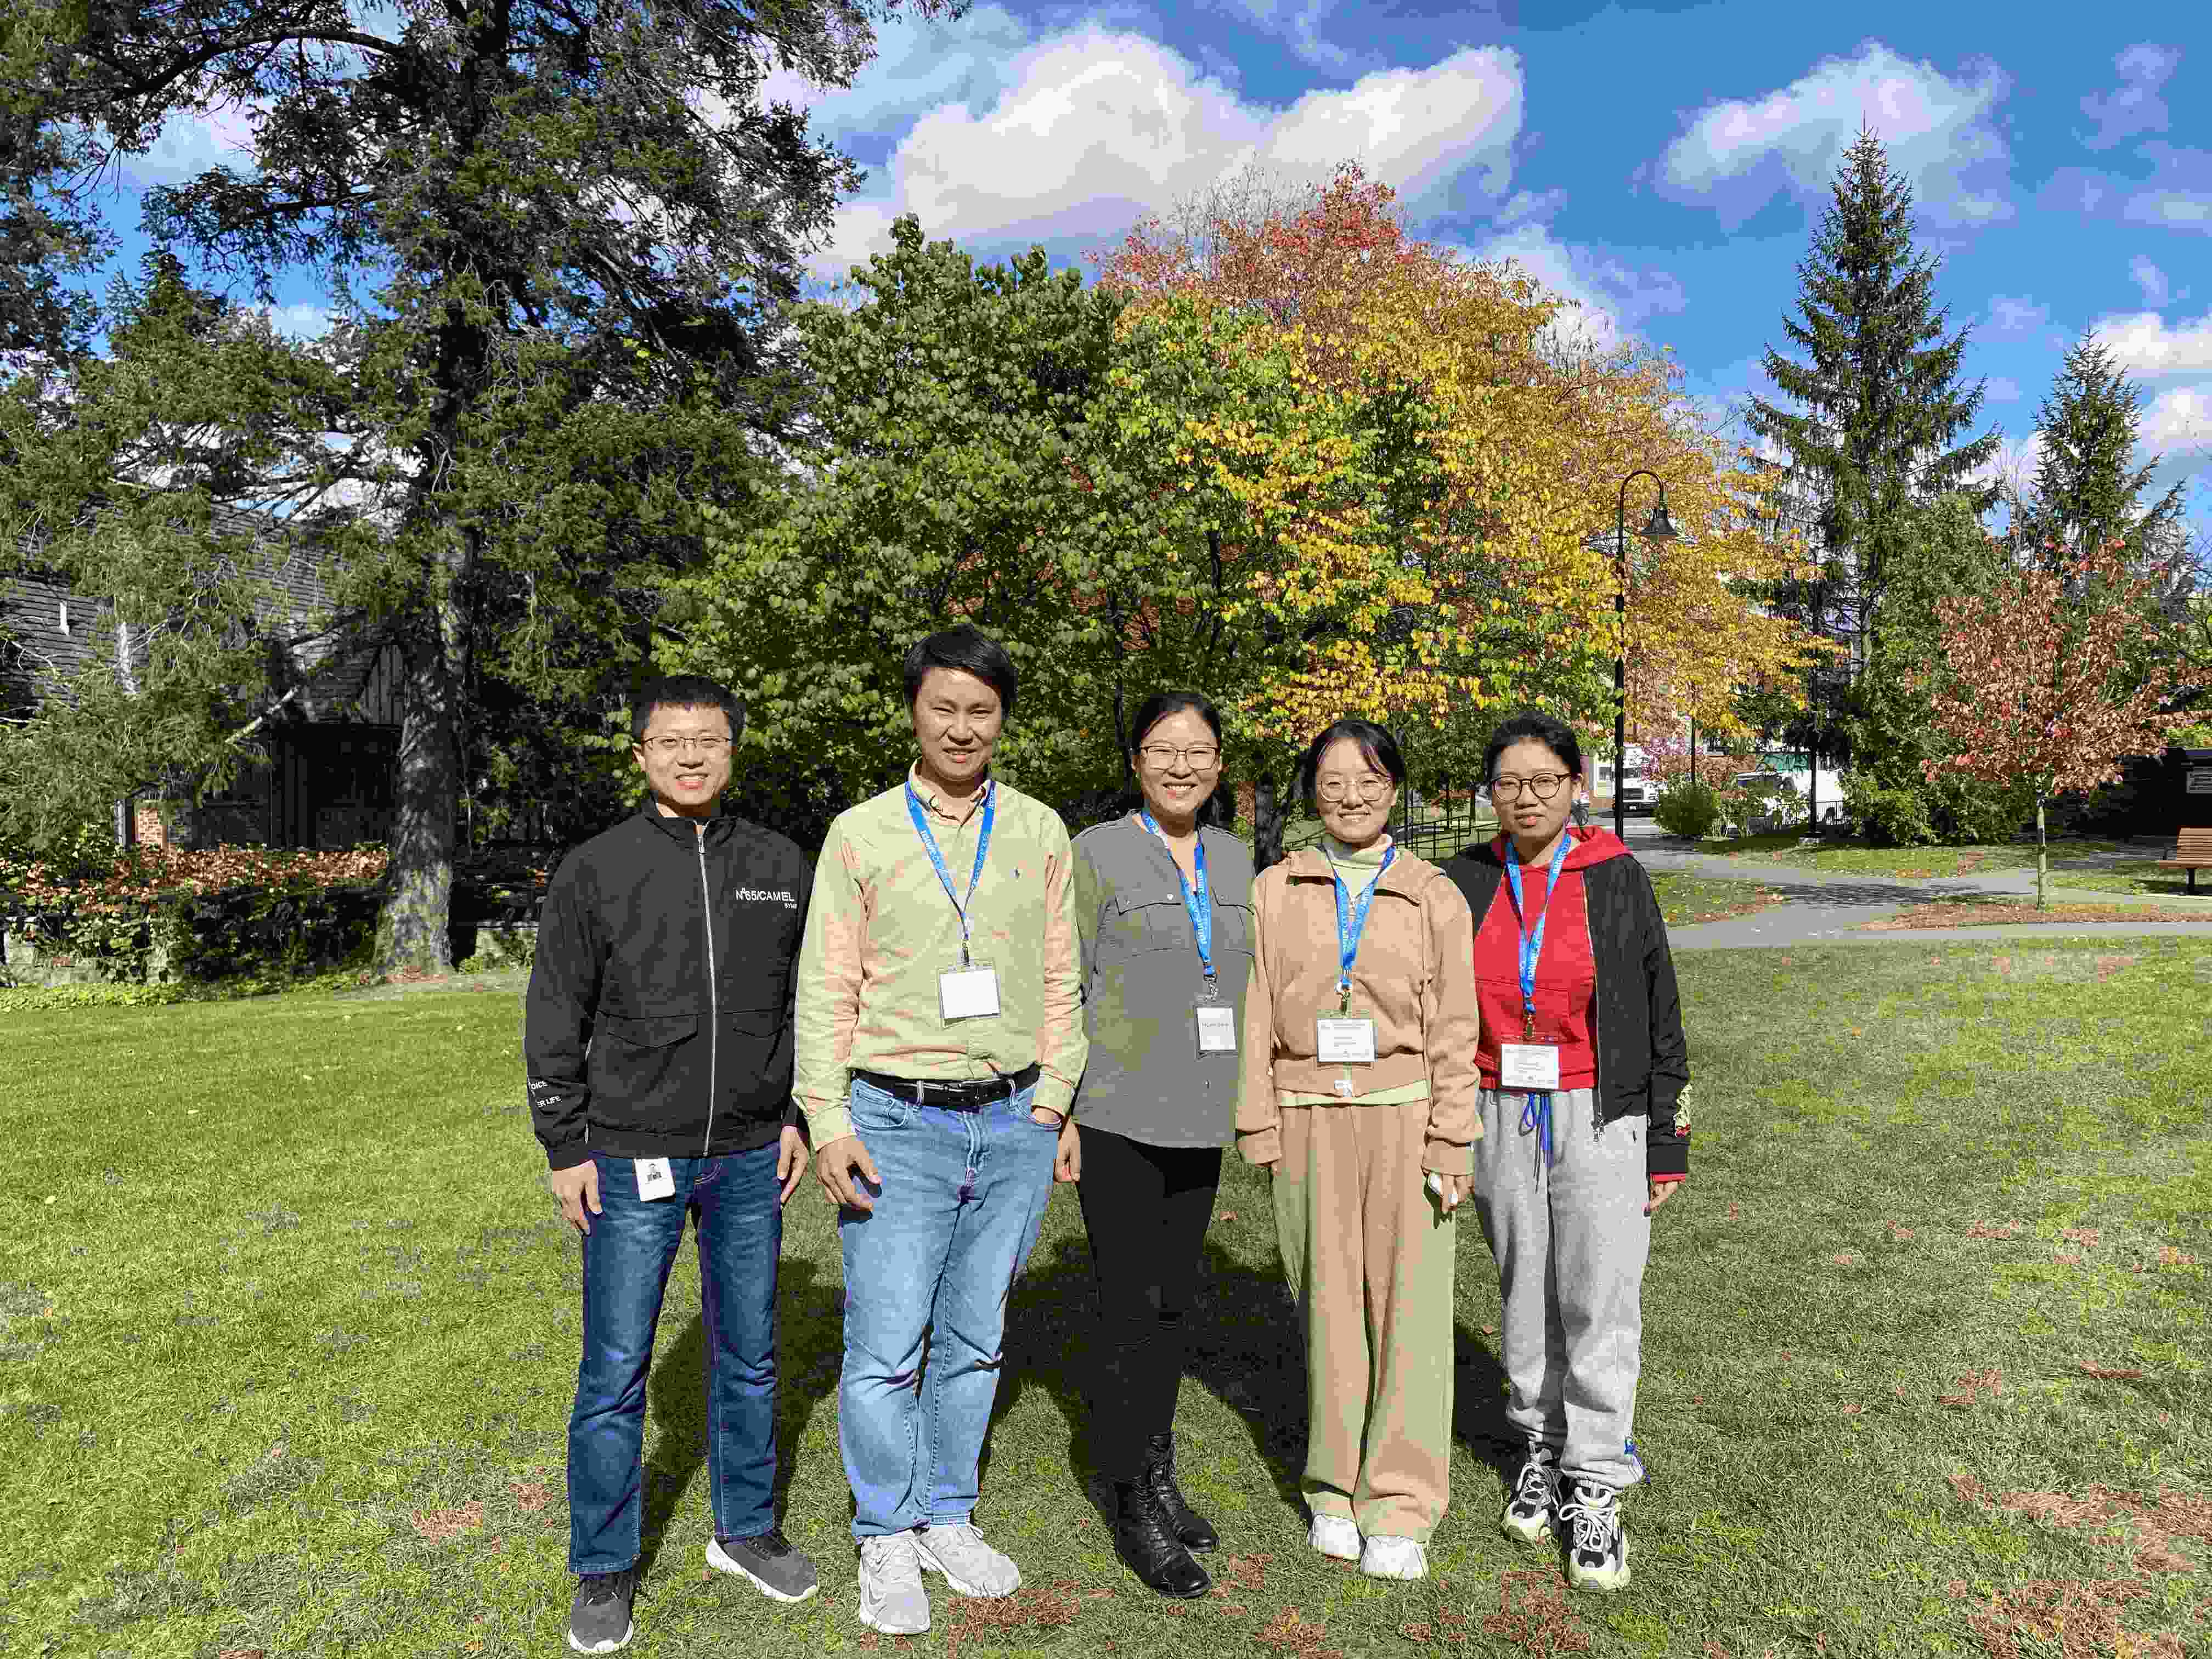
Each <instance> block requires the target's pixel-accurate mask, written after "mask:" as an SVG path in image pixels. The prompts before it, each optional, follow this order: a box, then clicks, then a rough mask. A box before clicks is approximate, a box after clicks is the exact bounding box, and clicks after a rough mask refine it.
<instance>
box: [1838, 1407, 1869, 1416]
mask: <svg viewBox="0 0 2212 1659" xmlns="http://www.w3.org/2000/svg"><path fill="white" fill-rule="evenodd" d="M1865 1410H1866V1407H1864V1406H1850V1405H1847V1406H1844V1407H1842V1411H1843V1413H1844V1416H1846V1417H1857V1416H1858V1415H1859V1413H1862V1412H1863V1411H1865Z"/></svg>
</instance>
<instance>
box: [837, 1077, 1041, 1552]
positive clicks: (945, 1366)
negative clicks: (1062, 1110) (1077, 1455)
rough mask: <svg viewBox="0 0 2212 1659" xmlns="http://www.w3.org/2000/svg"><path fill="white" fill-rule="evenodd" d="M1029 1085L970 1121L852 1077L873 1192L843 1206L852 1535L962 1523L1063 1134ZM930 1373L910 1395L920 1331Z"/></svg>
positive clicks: (841, 1417) (841, 1410)
mask: <svg viewBox="0 0 2212 1659" xmlns="http://www.w3.org/2000/svg"><path fill="white" fill-rule="evenodd" d="M1033 1092H1034V1091H1031V1090H1028V1089H1024V1090H1023V1091H1021V1092H1020V1093H1019V1094H1018V1095H1016V1096H1014V1097H1013V1098H1012V1099H1011V1100H1001V1101H997V1102H994V1103H993V1104H991V1105H989V1106H987V1107H984V1108H982V1109H980V1110H976V1111H972V1112H960V1111H951V1110H948V1109H945V1108H944V1107H942V1106H917V1105H914V1104H910V1103H908V1102H906V1101H903V1100H900V1099H897V1098H896V1097H893V1096H890V1095H888V1094H885V1093H884V1091H882V1090H880V1089H878V1088H874V1087H872V1086H871V1085H868V1084H866V1083H863V1082H860V1080H859V1079H854V1083H853V1088H852V1109H853V1128H854V1133H857V1134H858V1135H859V1136H860V1140H861V1144H862V1145H864V1146H866V1147H867V1149H868V1156H869V1158H871V1159H872V1160H873V1162H874V1164H875V1166H876V1172H877V1173H878V1175H880V1176H882V1177H883V1183H884V1184H883V1190H882V1191H880V1192H879V1193H877V1194H874V1197H875V1201H876V1206H875V1208H874V1209H873V1210H872V1212H868V1213H866V1214H861V1213H860V1212H856V1211H851V1210H848V1211H846V1212H843V1214H842V1216H841V1217H840V1218H839V1219H838V1223H837V1237H838V1240H839V1242H840V1243H841V1244H842V1246H843V1249H844V1256H845V1370H844V1375H843V1376H842V1379H841V1380H840V1382H839V1383H838V1386H837V1413H838V1425H837V1433H838V1438H839V1441H840V1443H842V1446H843V1449H844V1453H845V1478H846V1479H847V1480H848V1481H850V1482H851V1484H852V1487H853V1503H854V1516H853V1535H854V1537H855V1538H873V1537H880V1536H883V1535H884V1534H890V1533H895V1532H904V1531H906V1530H907V1529H908V1528H910V1527H917V1526H921V1525H924V1524H927V1525H931V1526H939V1527H948V1526H957V1525H960V1524H961V1523H962V1522H965V1521H967V1520H968V1518H969V1516H970V1515H971V1514H972V1513H973V1512H974V1510H975V1490H976V1486H977V1480H978V1477H977V1472H976V1471H977V1465H978V1463H979V1462H981V1457H982V1453H983V1436H984V1433H985V1431H987V1429H988V1428H989V1427H990V1423H991V1402H992V1401H994V1399H995V1398H996V1397H997V1395H998V1392H999V1368H1000V1360H1001V1358H1002V1357H1003V1355H1002V1351H1001V1347H1000V1343H1001V1340H1002V1339H1003V1338H1004V1336H1005V1334H1006V1295H1007V1292H1008V1291H1010V1290H1011V1289H1012V1286H1013V1282H1014V1275H1015V1274H1016V1273H1019V1272H1020V1271H1021V1269H1022V1265H1023V1264H1024V1262H1026V1261H1028V1260H1029V1256H1030V1251H1031V1250H1032V1249H1035V1248H1036V1241H1037V1232H1038V1230H1039V1229H1040V1228H1041V1227H1042V1225H1044V1208H1045V1205H1046V1204H1047V1203H1048V1201H1049V1200H1050V1199H1051V1197H1052V1164H1053V1149H1054V1144H1055V1142H1056V1141H1057V1140H1058V1139H1059V1137H1058V1133H1057V1132H1056V1131H1054V1129H1052V1128H1049V1127H1046V1126H1045V1125H1043V1124H1041V1123H1039V1122H1037V1121H1036V1120H1035V1119H1033V1118H1032V1117H1030V1099H1031V1096H1032V1094H1033ZM925 1330H927V1332H928V1333H929V1373H928V1375H927V1376H926V1377H922V1378H921V1379H920V1382H921V1386H920V1387H919V1389H917V1387H916V1386H915V1383H916V1372H917V1371H918V1370H920V1368H921V1350H922V1334H923V1332H924V1331H925Z"/></svg>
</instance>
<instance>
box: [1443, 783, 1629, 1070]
mask: <svg viewBox="0 0 2212 1659" xmlns="http://www.w3.org/2000/svg"><path fill="white" fill-rule="evenodd" d="M1567 836H1568V844H1567V857H1566V862H1565V864H1564V865H1562V866H1560V870H1559V885H1558V887H1557V888H1555V889H1554V890H1553V892H1552V896H1551V901H1550V915H1551V917H1552V920H1551V921H1549V922H1548V923H1547V924H1546V926H1545V928H1544V954H1543V955H1542V956H1541V957H1538V958H1537V960H1536V1035H1537V1036H1538V1037H1539V1038H1541V1039H1542V1040H1543V1041H1545V1042H1557V1043H1559V1087H1560V1088H1561V1089H1563V1090H1565V1089H1588V1088H1592V1087H1595V1085H1596V1082H1597V1055H1596V1050H1595V1048H1594V1046H1593V1045H1592V1043H1591V1042H1590V1003H1591V1000H1592V999H1593V998H1594V997H1595V994H1596V992H1597V965H1596V961H1595V957H1593V956H1592V955H1591V952H1590V936H1589V912H1588V910H1587V908H1585V906H1584V904H1583V878H1582V872H1583V871H1585V870H1587V869H1589V867H1590V866H1592V865H1594V864H1603V863H1604V862H1605V861H1606V860H1608V859H1625V858H1626V857H1628V856H1629V852H1628V848H1627V846H1626V843H1625V842H1622V841H1621V840H1620V837H1619V836H1615V835H1614V834H1613V831H1612V830H1610V829H1597V828H1595V827H1592V828H1589V829H1579V828H1577V827H1576V826H1574V825H1572V824H1570V825H1569V826H1568V827H1567ZM1493 845H1495V846H1496V847H1497V849H1498V856H1499V857H1500V858H1501V859H1510V858H1511V857H1512V856H1513V849H1512V847H1511V845H1510V843H1509V842H1506V840H1505V838H1504V836H1499V837H1498V842H1495V843H1493ZM1550 869H1551V865H1550V862H1549V860H1547V861H1546V862H1545V863H1542V864H1524V865H1522V866H1521V902H1522V905H1523V906H1524V907H1525V915H1518V916H1516V915H1515V913H1514V909H1513V890H1512V888H1511V887H1510V885H1509V884H1507V883H1505V882H1504V881H1500V882H1499V883H1498V896H1497V897H1496V898H1495V899H1493V900H1492V902H1491V906H1490V914H1489V915H1486V916H1482V917H1480V918H1478V919H1477V926H1476V927H1475V932H1474V986H1475V993H1476V995H1477V996H1478V997H1479V998H1480V1000H1481V1003H1482V1037H1481V1041H1480V1042H1479V1043H1478V1044H1477V1045H1476V1048H1475V1063H1476V1065H1477V1066H1479V1067H1480V1069H1481V1072H1482V1084H1483V1086H1484V1087H1485V1088H1486V1089H1495V1088H1496V1087H1497V1086H1498V1044H1499V1042H1519V1041H1520V1040H1521V1029H1522V1007H1521V930H1522V926H1523V925H1524V923H1525V925H1526V926H1527V927H1528V930H1529V932H1531V933H1534V931H1535V927H1536V923H1537V921H1538V920H1539V919H1540V918H1541V917H1542V916H1543V915H1545V914H1546V903H1545V897H1544V878H1545V876H1546V875H1547V873H1548V872H1549V871H1550Z"/></svg>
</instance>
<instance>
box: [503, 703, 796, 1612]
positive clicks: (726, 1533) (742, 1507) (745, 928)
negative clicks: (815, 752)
mask: <svg viewBox="0 0 2212 1659" xmlns="http://www.w3.org/2000/svg"><path fill="white" fill-rule="evenodd" d="M742 732H744V706H743V705H742V704H740V703H739V702H738V700H737V698H736V697H735V696H733V695H732V693H731V692H730V691H729V690H727V689H726V687H723V686H721V685H719V684H716V683H715V682H714V681H713V680H708V679H702V678H697V677H695V676H690V675H683V676H676V677H673V678H666V679H661V680H656V681H654V682H653V684H650V685H648V686H647V687H646V688H645V690H643V691H642V692H641V693H640V695H639V696H638V699H637V702H636V704H635V707H634V708H633V709H632V711H631V716H630V734H631V738H632V739H633V742H634V744H635V747H634V748H633V749H632V750H631V753H632V755H633V756H634V757H635V759H636V761H637V763H638V766H639V768H640V769H641V770H642V771H643V772H644V774H645V779H646V782H647V785H648V787H650V789H651V791H652V799H650V800H649V801H647V804H646V805H645V806H644V807H643V809H642V810H641V811H639V812H638V813H637V815H636V816H635V817H631V818H629V819H626V820H625V821H623V823H618V824H617V825H616V826H615V827H614V828H613V829H609V830H607V831H606V832H605V834H603V835H599V836H594V837H593V838H592V840H590V841H588V842H585V843H584V845H583V846H581V847H580V848H577V849H576V850H575V851H574V853H571V854H569V855H568V858H567V859H565V860H562V865H561V867H560V868H559V870H557V871H556V872H554V876H553V881H552V884H551V886H550V889H549V890H548V891H547V893H546V896H545V907H544V912H543V914H542V915H541V916H540V919H539V921H538V955H537V959H536V963H535V965H534V966H533V967H532V970H531V975H530V998H529V1006H528V1012H527V1015H526V1026H525V1032H524V1038H523V1047H524V1052H525V1058H526V1061H527V1065H528V1070H529V1077H530V1109H531V1118H532V1126H533V1127H535V1129H536V1130H537V1133H538V1140H539V1142H540V1143H541V1144H542V1145H543V1146H544V1148H545V1157H546V1161H547V1163H548V1164H550V1166H551V1168H552V1171H553V1173H552V1187H553V1191H554V1194H555V1195H556V1197H557V1198H558V1199H559V1200H560V1202H561V1210H562V1214H563V1215H565V1216H566V1217H567V1218H568V1221H569V1224H570V1225H572V1226H574V1228H575V1229H576V1230H577V1231H578V1232H580V1234H582V1235H583V1251H584V1345H583V1347H584V1352H583V1364H581V1366H580V1368H579V1370H578V1372H577V1377H576V1402H575V1408H574V1412H573V1413H571V1415H570V1417H569V1419H568V1568H569V1571H572V1572H574V1573H576V1574H579V1575H580V1583H579V1584H578V1586H577V1589H576V1595H575V1599H574V1602H573V1604H572V1605H571V1607H570V1609H569V1615H568V1645H569V1646H570V1647H571V1648H573V1649H574V1650H576V1651H577V1652H579V1653H611V1652H613V1651H614V1650H616V1649H617V1648H621V1647H623V1646H625V1645H627V1644H628V1643H629V1639H630V1637H631V1634H632V1632H633V1628H634V1626H633V1624H632V1620H631V1607H632V1605H633V1602H634V1601H635V1595H636V1590H637V1561H638V1556H639V1553H640V1549H641V1535H640V1534H641V1526H640V1504H641V1498H642V1490H643V1484H644V1482H643V1473H644V1471H643V1459H642V1453H643V1449H644V1443H645V1379H646V1370H647V1366H648V1364H650V1363H651V1360H652V1358H653V1329H654V1327H655V1325H656V1324H657V1323H658V1322H659V1317H660V1304H661V1297H662V1294H663V1292H664V1291H665V1289H666V1287H667V1284H668V1273H669V1269H670V1268H671V1267H672V1266H673V1265H674V1263H675V1260H676V1253H677V1250H678V1247H679V1246H680V1245H681V1244H682V1243H683V1240H684V1220H685V1218H686V1217H687V1216H688V1217H692V1218H696V1228H697V1234H698V1242H699V1274H700V1281H701V1291H702V1297H703V1300H704V1302H705V1304H706V1307H705V1310H706V1326H707V1390H708V1409H707V1423H708V1431H707V1432H708V1448H707V1462H708V1474H709V1477H710V1480H709V1490H710V1491H711V1492H712V1493H713V1502H714V1534H715V1535H714V1540H713V1541H711V1542H710V1543H709V1544H708V1546H707V1564H708V1565H709V1566H711V1567H714V1568H717V1569H719V1570H720V1571H724V1572H728V1573H732V1574H735V1575H736V1576H738V1577H742V1578H744V1579H747V1580H749V1581H750V1582H751V1583H753V1584H755V1585H756V1586H757V1587H758V1588H759V1589H761V1590H763V1591H764V1592H765V1593H766V1594H768V1595H771V1596H774V1597H775V1599H776V1600H778V1601H805V1599H806V1598H807V1597H808V1596H810V1595H813V1594H814V1591H815V1589H816V1577H815V1572H814V1565H813V1564H812V1563H811V1561H809V1560H808V1559H806V1558H805V1556H804V1555H802V1554H800V1553H799V1552H798V1551H797V1550H795V1549H793V1547H791V1545H790V1543H789V1542H788V1541H787V1540H786V1539H785V1538H784V1535H783V1533H782V1530H781V1528H779V1527H778V1526H777V1525H776V1524H775V1510H774V1507H773V1493H774V1489H775V1379H776V1370H775V1279H776V1261H777V1256H778V1254H779V1252H780V1251H781V1247H782V1242H783V1203H784V1200H787V1199H788V1198H789V1197H790V1196H791V1194H792V1190H793V1188H795V1187H796V1186H797V1185H798V1184H799V1177H800V1176H802V1175H804V1174H805V1170H806V1163H807V1154H806V1146H805V1141H804V1140H803V1139H801V1137H800V1133H799V1127H798V1123H799V1117H798V1113H797V1110H796V1109H795V1108H794V1107H793V1104H792V1099H791V1059H792V1040H791V1006H792V995H793V963H794V961H795V959H796V957H797V956H798V953H799V939H800V935H801V933H802V931H803V929H804V927H805V921H806V905H807V900H808V896H809V895H810V893H811V890H812V886H813V872H812V870H811V868H810V867H809V866H808V864H807V861H806V857H805V854H803V853H801V852H800V851H799V848H797V847H795V846H793V844H792V843H791V842H788V841H787V840H785V839H784V837H782V836H779V835H775V834H774V833H772V832H771V831H769V830H767V829H763V828H761V827H760V826H759V825H757V824H755V823H747V822H746V821H745V820H744V819H742V818H736V817H729V816H726V815H725V814H723V813H721V812H720V811H719V810H718V807H719V803H720V797H721V793H722V791H723V790H724V789H725V788H726V787H727V786H728V784H729V781H730V755H731V750H732V748H733V747H734V746H735V744H736V742H737V739H738V737H739V735H740V734H741V733H742Z"/></svg>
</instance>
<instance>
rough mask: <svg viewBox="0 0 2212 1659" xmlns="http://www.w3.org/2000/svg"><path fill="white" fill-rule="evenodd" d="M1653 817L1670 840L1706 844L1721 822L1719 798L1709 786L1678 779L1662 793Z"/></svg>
mask: <svg viewBox="0 0 2212 1659" xmlns="http://www.w3.org/2000/svg"><path fill="white" fill-rule="evenodd" d="M1651 817H1652V821H1653V822H1654V823H1656V824H1657V825H1658V826H1659V827H1660V828H1661V829H1664V830H1665V831H1666V832H1667V833H1668V835H1670V836H1686V838H1688V839H1689V840H1691V841H1703V840H1704V839H1705V837H1706V836H1710V835H1711V834H1712V833H1713V826H1714V825H1715V824H1717V823H1719V822H1720V819H1721V798H1720V794H1719V793H1718V792H1717V790H1715V789H1714V787H1712V785H1711V784H1710V783H1702V782H1692V781H1691V780H1690V779H1688V778H1686V777H1684V778H1678V779H1676V780H1675V781H1674V782H1672V783H1670V784H1668V786H1667V787H1666V788H1665V789H1663V790H1662V791H1661V792H1660V794H1659V799H1658V800H1657V802H1656V804H1655V805H1653V806H1652V808H1651Z"/></svg>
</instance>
